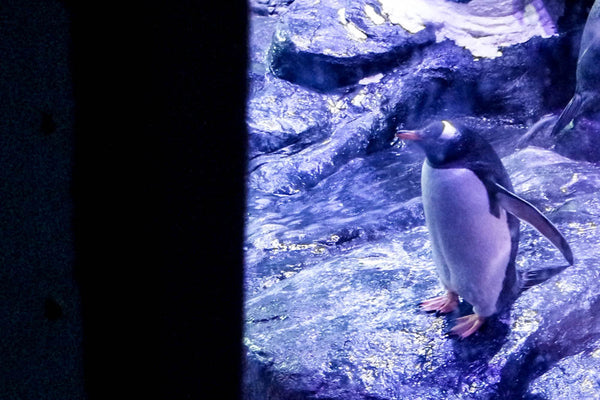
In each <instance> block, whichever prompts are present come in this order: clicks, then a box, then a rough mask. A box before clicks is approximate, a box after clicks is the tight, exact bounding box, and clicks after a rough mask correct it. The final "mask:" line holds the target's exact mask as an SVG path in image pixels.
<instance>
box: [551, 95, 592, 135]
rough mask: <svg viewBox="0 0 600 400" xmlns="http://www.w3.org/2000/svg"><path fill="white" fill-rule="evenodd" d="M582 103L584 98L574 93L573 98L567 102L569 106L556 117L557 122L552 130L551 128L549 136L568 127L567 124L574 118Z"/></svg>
mask: <svg viewBox="0 0 600 400" xmlns="http://www.w3.org/2000/svg"><path fill="white" fill-rule="evenodd" d="M583 103H584V97H583V96H582V95H581V94H580V93H575V96H573V98H572V99H571V101H569V104H567V106H566V107H565V109H564V110H563V112H562V113H561V114H560V117H558V121H556V124H555V125H554V128H552V133H551V134H550V135H551V136H556V135H558V134H559V133H560V132H561V131H562V130H563V129H565V127H566V126H567V125H569V122H571V121H573V118H575V116H576V115H577V114H578V113H579V111H580V110H581V108H582V106H583Z"/></svg>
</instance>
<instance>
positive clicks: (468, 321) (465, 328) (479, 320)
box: [450, 314, 485, 339]
mask: <svg viewBox="0 0 600 400" xmlns="http://www.w3.org/2000/svg"><path fill="white" fill-rule="evenodd" d="M484 321H485V317H481V316H479V315H477V314H471V315H467V316H464V317H460V318H458V319H457V320H456V325H455V326H454V328H452V329H451V330H450V334H452V335H457V336H459V337H460V338H461V339H464V338H466V337H468V336H471V335H472V334H473V333H474V332H476V331H477V329H479V327H481V325H483V322H484Z"/></svg>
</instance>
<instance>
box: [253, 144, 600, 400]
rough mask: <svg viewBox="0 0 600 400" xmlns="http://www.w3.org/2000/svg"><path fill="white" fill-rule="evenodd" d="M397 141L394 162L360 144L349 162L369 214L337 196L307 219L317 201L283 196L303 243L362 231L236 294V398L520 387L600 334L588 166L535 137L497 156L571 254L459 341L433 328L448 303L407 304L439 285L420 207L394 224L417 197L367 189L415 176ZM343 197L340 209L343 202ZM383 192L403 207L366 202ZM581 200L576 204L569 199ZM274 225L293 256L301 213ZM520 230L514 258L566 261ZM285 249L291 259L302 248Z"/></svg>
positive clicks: (528, 266) (531, 262)
mask: <svg viewBox="0 0 600 400" xmlns="http://www.w3.org/2000/svg"><path fill="white" fill-rule="evenodd" d="M398 151H399V152H400V153H398V154H401V155H400V156H395V157H407V158H404V159H402V161H403V162H402V164H404V165H405V168H403V169H401V165H402V164H398V165H394V163H390V160H385V158H381V155H379V154H377V153H376V154H375V155H373V157H375V159H372V160H369V158H370V157H367V158H366V159H365V160H366V161H365V162H366V163H365V162H363V164H361V165H357V166H356V168H357V169H356V170H357V171H364V177H363V178H362V179H359V182H361V184H362V187H363V188H364V189H363V192H350V194H348V195H347V196H349V197H348V198H347V199H346V201H348V200H356V199H358V198H360V197H361V196H368V194H369V193H373V198H374V199H379V200H378V201H376V202H374V203H372V204H371V207H370V208H369V209H365V211H366V212H369V213H372V214H371V215H370V216H369V217H365V218H362V216H361V214H356V215H355V216H354V217H352V213H351V211H341V210H342V208H340V209H339V210H338V211H337V213H338V217H337V218H332V217H330V212H323V213H322V214H321V218H320V219H319V215H318V214H319V212H318V211H316V210H319V209H320V208H318V207H319V203H317V204H314V206H313V210H314V211H313V212H314V213H315V214H317V215H312V216H310V214H306V212H305V211H303V210H302V207H307V208H309V206H308V205H302V203H298V202H294V204H295V207H297V208H295V211H296V212H295V213H294V212H293V206H292V203H289V204H288V205H287V207H289V208H288V210H287V211H288V212H287V215H295V216H296V218H297V219H298V220H302V219H303V218H305V217H306V218H307V221H304V224H305V226H308V227H310V226H312V229H310V230H309V232H312V233H309V234H308V235H307V236H305V237H303V242H301V243H302V244H304V245H305V246H308V245H310V244H314V245H317V244H318V243H319V242H318V241H317V240H316V238H318V237H319V234H320V235H322V236H321V237H324V235H327V234H329V235H332V234H333V233H335V232H340V231H342V230H343V229H344V228H348V227H354V228H356V227H360V228H362V229H363V230H364V231H368V232H371V233H370V234H363V235H362V237H361V238H359V237H358V236H357V239H356V240H357V241H358V243H357V244H356V245H354V246H352V245H350V246H348V245H347V246H343V245H342V246H340V247H339V248H336V246H335V245H334V244H331V243H330V244H328V245H326V246H324V247H325V248H324V250H323V251H321V252H320V253H317V254H313V259H312V260H311V261H310V262H309V263H307V264H306V265H304V266H303V267H299V268H297V270H296V271H294V273H293V274H289V275H288V276H289V277H282V278H281V279H279V280H277V281H276V282H274V283H272V284H271V285H269V286H268V287H263V288H259V289H257V290H256V291H255V292H254V294H253V295H252V296H250V297H249V298H248V300H247V303H246V310H247V311H246V318H247V320H246V338H245V345H246V346H247V350H248V359H247V360H246V362H247V365H248V368H247V375H246V387H247V393H248V396H247V398H268V399H284V398H306V397H314V398H328V399H365V398H377V399H396V398H424V399H435V398H461V399H469V398H471V399H480V398H519V397H520V396H522V395H524V394H525V393H526V392H527V391H528V388H529V385H530V383H531V382H532V381H534V380H535V379H537V378H538V377H540V376H541V375H542V374H543V373H544V372H545V371H548V370H549V369H550V368H551V367H552V366H553V365H554V364H556V363H557V362H559V360H561V359H562V358H563V357H564V356H565V355H567V354H570V353H572V354H576V353H578V352H580V351H582V350H583V349H585V348H588V347H590V346H593V341H595V340H597V339H598V338H600V336H599V335H600V330H599V329H600V319H599V318H598V317H599V315H598V311H600V294H599V293H600V291H599V290H598V287H597V285H596V282H598V276H599V274H600V264H599V263H598V262H597V260H596V259H595V256H594V255H593V253H591V252H590V251H589V249H590V248H594V249H599V246H600V241H599V240H598V239H597V225H596V223H595V221H597V218H598V216H599V215H600V203H599V202H597V201H591V198H590V195H589V193H593V192H594V191H595V190H598V188H599V187H600V171H599V170H598V169H597V167H594V166H592V165H591V164H583V165H582V164H580V163H577V162H574V161H572V160H568V159H566V158H564V157H561V156H559V155H556V154H554V153H552V152H549V151H547V150H542V149H535V148H528V149H526V150H523V151H521V152H518V153H516V154H514V155H512V156H509V157H507V158H505V159H504V162H505V164H506V165H507V168H508V170H509V171H511V175H512V176H513V183H514V184H515V190H516V191H517V192H518V193H521V194H522V195H523V196H524V197H525V198H527V199H530V200H532V201H533V202H534V203H535V204H536V205H537V206H538V207H540V208H541V209H543V210H545V212H546V215H548V217H549V218H550V219H551V220H553V221H554V222H555V223H556V224H557V226H558V227H559V229H561V230H562V231H563V232H564V234H565V235H566V237H567V239H568V240H569V242H570V243H571V245H572V247H573V250H574V253H575V256H576V264H575V266H572V267H569V268H567V269H565V270H564V271H563V272H561V273H560V274H558V275H556V276H554V277H552V278H551V279H549V280H548V281H546V282H544V283H542V284H539V285H537V286H534V287H533V288H530V289H528V290H527V291H525V292H524V293H523V294H522V295H521V296H520V297H519V298H518V299H517V301H516V302H515V304H514V306H513V307H512V308H511V310H510V311H509V312H507V313H505V314H504V315H499V316H498V317H497V318H495V319H492V320H490V321H489V322H488V324H487V325H486V326H485V327H484V328H483V329H482V330H481V331H480V332H479V333H477V334H476V335H475V336H474V337H472V338H469V339H467V340H464V341H460V340H457V339H453V338H447V337H446V336H445V332H446V331H447V330H448V329H449V327H451V325H452V321H453V319H454V318H456V317H457V315H451V316H449V317H435V316H434V315H430V314H425V313H421V312H419V311H418V310H417V307H416V306H417V304H418V302H419V301H420V300H422V299H424V298H427V297H431V296H433V295H436V294H438V293H440V291H441V290H440V287H439V283H438V281H437V278H436V276H435V267H434V264H433V261H432V259H431V249H430V246H429V239H428V236H427V231H426V229H425V227H424V220H423V218H422V214H421V215H419V217H417V219H415V223H414V224H413V225H408V226H407V225H403V223H402V221H405V219H406V217H405V215H408V214H410V213H411V211H410V210H411V209H412V208H413V207H414V205H415V204H416V205H419V206H420V199H419V198H418V197H413V196H414V195H415V192H414V191H410V190H408V191H406V190H405V191H404V193H401V194H397V195H396V197H395V198H394V199H393V200H390V201H386V200H383V199H381V195H382V194H383V193H374V191H375V190H380V191H381V190H384V192H385V189H383V188H385V187H386V186H388V185H390V187H389V188H388V190H389V193H393V192H395V190H391V189H392V188H395V187H397V186H399V184H398V183H397V179H395V178H396V177H395V176H394V175H395V173H396V172H398V171H402V170H404V172H403V173H404V174H405V175H404V177H402V175H401V176H399V177H398V178H399V179H400V180H401V181H402V180H403V181H404V182H406V183H407V184H408V183H409V182H411V181H412V182H413V183H414V182H415V179H417V178H418V175H419V170H418V168H414V167H413V168H412V169H411V168H406V166H410V165H414V166H418V165H419V164H420V161H421V160H420V159H419V160H417V157H414V158H412V155H410V153H411V152H412V150H411V149H402V150H398ZM392 154H395V152H392ZM369 161H370V162H371V163H372V164H371V165H373V166H374V165H378V166H379V167H382V166H383V165H384V164H386V163H388V164H387V168H385V169H383V170H387V171H388V172H387V173H388V174H389V175H387V176H386V174H385V173H383V172H382V168H371V169H369V168H368V164H369ZM347 169H348V170H349V169H350V168H349V167H348V168H347ZM347 172H348V173H350V171H347ZM541 172H543V173H541ZM338 173H341V171H340V172H338ZM382 174H383V175H382ZM582 174H585V175H582ZM336 175H337V174H336ZM334 176H335V175H332V176H331V177H330V178H329V179H333V177H334ZM411 176H412V177H411ZM583 176H585V178H583ZM367 177H368V178H367ZM341 181H342V180H341V179H340V180H336V182H339V185H340V186H344V187H345V188H349V185H350V186H351V183H349V182H345V183H341ZM395 185H397V186H395ZM312 190H314V191H315V193H313V194H312V196H314V197H315V198H316V199H319V198H323V199H324V198H326V197H327V196H331V199H330V200H331V202H330V203H329V204H335V203H336V202H337V200H336V198H337V196H339V195H340V194H342V193H346V192H345V191H344V190H335V188H334V189H333V190H331V191H329V190H327V186H324V187H315V188H313V189H312ZM307 196H308V194H307ZM348 204H350V208H351V205H352V201H350V202H348ZM366 204H368V202H367V201H366V202H364V203H363V205H366ZM392 204H394V205H395V207H396V209H397V210H398V211H397V212H399V211H400V210H402V209H403V210H404V214H403V215H404V216H403V217H401V218H399V219H398V220H395V221H390V220H386V219H385V218H376V217H375V215H377V212H380V213H381V215H382V216H383V215H385V214H387V212H388V211H389V210H388V209H387V208H388V207H390V206H391V205H392ZM315 206H316V207H317V208H316V209H315V208H314V207H315ZM583 207H585V209H586V212H584V213H579V212H577V211H576V210H578V209H580V208H583ZM270 209H273V207H270ZM332 213H333V214H335V210H334V211H333V212H332ZM340 214H342V215H343V216H345V218H342V215H340ZM400 214H402V213H400ZM417 214H419V213H417ZM328 217H329V218H328ZM281 225H282V227H281V228H280V230H279V231H278V232H277V233H275V235H274V236H275V237H279V238H281V242H280V243H286V246H287V247H285V248H284V247H280V251H281V252H284V253H287V256H288V259H287V261H286V262H287V263H288V264H292V263H293V261H294V260H293V259H294V255H293V253H294V251H297V250H295V249H294V248H293V246H292V245H293V244H294V243H297V244H298V245H299V243H298V242H297V241H298V240H299V239H300V238H301V236H300V232H301V230H302V225H303V223H302V222H297V223H296V225H292V228H293V229H291V230H292V231H295V232H296V233H293V232H292V233H288V234H289V236H287V238H284V237H285V236H284V233H286V231H285V227H286V224H285V223H282V224H281ZM315 225H316V226H315ZM369 225H370V226H369ZM294 226H295V228H294ZM251 229H252V231H253V232H254V235H255V236H254V237H253V238H252V241H253V242H254V243H259V242H260V241H259V240H257V239H258V237H260V236H261V233H260V232H261V231H260V229H259V228H258V227H257V226H255V227H251ZM522 232H523V233H522V239H521V249H520V253H519V256H518V259H517V260H518V266H519V269H520V270H522V271H532V270H538V269H549V268H554V267H560V266H562V264H564V262H563V260H561V258H560V254H558V252H557V251H556V250H555V249H554V248H553V247H552V246H551V245H550V244H549V243H548V242H545V241H544V240H543V239H542V238H541V237H540V235H539V234H537V233H536V232H535V231H533V229H532V228H528V227H526V226H524V225H523V226H522ZM350 242H352V240H351V241H350ZM297 255H298V258H297V259H296V261H298V260H306V257H305V256H303V255H302V254H300V253H297ZM271 256H273V255H271ZM268 258H269V256H266V257H265V259H268ZM280 265H281V264H280ZM260 268H261V263H260V262H258V263H256V264H253V265H250V266H249V271H251V273H250V275H251V276H252V277H253V279H255V278H256V277H257V276H258V275H260V273H258V271H259V270H260ZM252 271H253V272H252ZM271 273H272V271H271ZM461 312H462V313H464V312H465V309H464V308H463V309H462V311H461ZM573 329H575V331H576V332H573ZM573 352H574V353H573Z"/></svg>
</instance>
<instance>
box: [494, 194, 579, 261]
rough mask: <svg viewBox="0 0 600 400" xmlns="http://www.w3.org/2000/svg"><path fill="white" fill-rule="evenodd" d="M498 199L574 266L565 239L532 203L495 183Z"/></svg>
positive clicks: (505, 207) (571, 253)
mask: <svg viewBox="0 0 600 400" xmlns="http://www.w3.org/2000/svg"><path fill="white" fill-rule="evenodd" d="M494 185H495V189H496V193H495V196H496V199H497V201H498V203H499V204H500V206H502V208H504V209H505V210H506V211H508V212H509V213H511V214H512V215H514V216H515V217H517V218H519V219H522V220H523V221H525V222H527V223H528V224H530V225H531V226H533V227H534V228H535V229H537V230H538V231H539V232H540V233H541V234H542V235H544V236H545V237H546V238H548V240H550V242H552V244H553V245H554V246H556V248H557V249H558V250H560V252H561V253H562V255H563V256H564V257H565V259H566V260H567V261H568V262H569V265H573V252H572V251H571V247H570V246H569V243H567V240H566V239H565V237H564V236H563V235H562V234H561V233H560V232H559V231H558V229H556V227H555V226H554V225H553V224H552V222H550V220H548V218H546V217H545V216H544V214H542V213H541V212H540V211H539V210H538V209H537V208H535V207H534V206H533V205H532V204H531V203H528V202H527V201H525V200H523V199H522V198H520V197H519V196H517V195H516V194H514V193H512V192H510V191H508V190H507V189H505V188H504V187H503V186H502V185H499V184H497V183H494Z"/></svg>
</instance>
